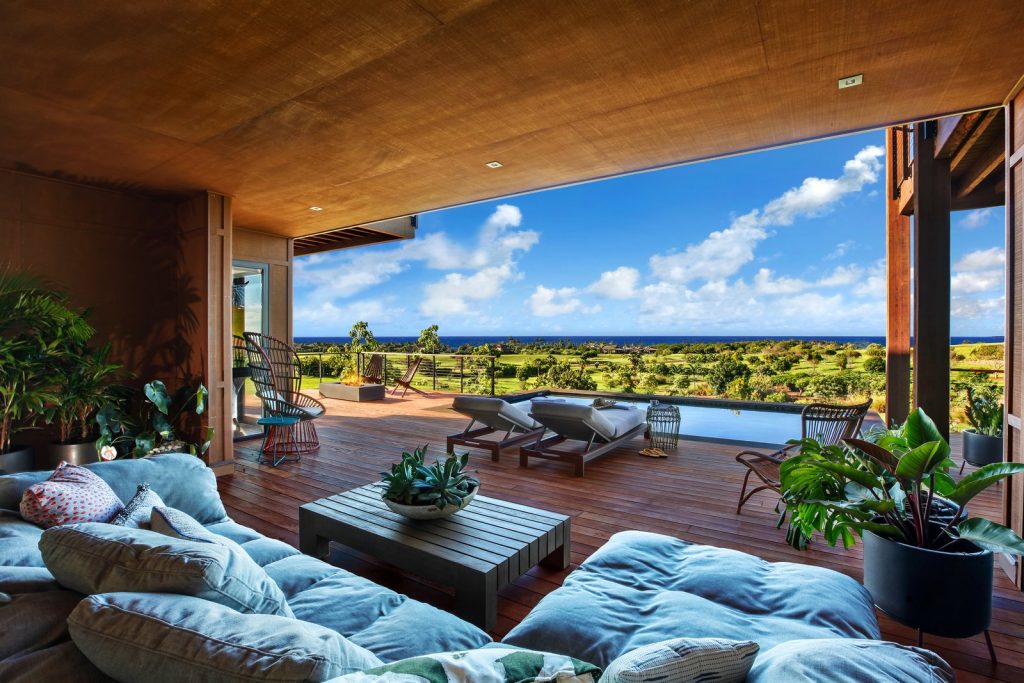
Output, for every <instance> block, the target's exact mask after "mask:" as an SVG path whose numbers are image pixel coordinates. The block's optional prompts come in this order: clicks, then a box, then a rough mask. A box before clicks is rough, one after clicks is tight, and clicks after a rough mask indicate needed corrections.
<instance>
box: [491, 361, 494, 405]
mask: <svg viewBox="0 0 1024 683" xmlns="http://www.w3.org/2000/svg"><path fill="white" fill-rule="evenodd" d="M491 396H494V356H491Z"/></svg>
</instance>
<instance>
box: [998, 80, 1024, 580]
mask: <svg viewBox="0 0 1024 683" xmlns="http://www.w3.org/2000/svg"><path fill="white" fill-rule="evenodd" d="M1005 191H1006V322H1005V325H1006V327H1005V335H1004V338H1005V346H1004V349H1005V353H1004V358H1005V360H1004V363H1005V373H1004V377H1005V378H1006V383H1005V388H1004V392H1005V394H1004V402H1005V405H1006V422H1005V424H1004V425H1003V426H1004V429H1003V459H1004V460H1006V461H1007V462H1017V463H1019V462H1024V450H1022V448H1021V435H1022V430H1021V422H1022V418H1024V406H1022V404H1024V311H1022V306H1024V91H1019V92H1018V93H1017V94H1016V96H1015V97H1013V98H1012V99H1010V100H1009V102H1008V104H1007V107H1006V190H1005ZM1003 514H1004V520H1003V521H1004V522H1005V524H1006V525H1007V526H1009V527H1010V528H1011V529H1013V530H1014V531H1016V532H1017V533H1018V534H1021V533H1024V477H1021V476H1020V475H1017V476H1015V477H1011V478H1010V479H1007V480H1006V484H1005V486H1004V487H1003ZM996 557H997V558H998V560H999V563H1000V564H1001V565H1002V566H1003V568H1004V569H1005V570H1006V572H1007V573H1008V574H1009V575H1010V578H1011V579H1013V582H1014V583H1015V584H1017V587H1018V588H1024V568H1022V566H1021V559H1020V558H1019V557H1008V556H1006V555H1004V554H1003V553H998V554H997V555H996Z"/></svg>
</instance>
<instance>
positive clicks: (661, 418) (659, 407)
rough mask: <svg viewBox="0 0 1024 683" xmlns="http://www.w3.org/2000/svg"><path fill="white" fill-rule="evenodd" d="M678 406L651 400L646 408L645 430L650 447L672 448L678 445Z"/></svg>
mask: <svg viewBox="0 0 1024 683" xmlns="http://www.w3.org/2000/svg"><path fill="white" fill-rule="evenodd" d="M679 423H680V420H679V407H678V406H673V405H667V404H663V403H658V402H657V401H651V405H650V407H648V408H647V431H648V434H649V435H650V438H651V448H660V449H662V450H666V449H669V448H671V449H673V450H675V448H676V447H677V446H678V445H679Z"/></svg>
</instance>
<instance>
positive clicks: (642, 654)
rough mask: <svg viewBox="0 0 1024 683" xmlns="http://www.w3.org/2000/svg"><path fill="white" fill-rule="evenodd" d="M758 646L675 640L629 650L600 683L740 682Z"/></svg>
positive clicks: (740, 642)
mask: <svg viewBox="0 0 1024 683" xmlns="http://www.w3.org/2000/svg"><path fill="white" fill-rule="evenodd" d="M757 650H758V645H757V643H755V642H753V641H749V640H725V639H722V638H675V639H673V640H663V641H661V642H660V643H652V644H651V645H645V646H643V647H638V648H637V649H635V650H631V651H630V652H627V653H626V654H624V655H621V656H620V657H618V658H617V659H615V660H614V661H613V662H612V663H611V664H609V665H608V668H607V669H606V670H605V672H604V676H603V677H602V678H601V681H602V682H603V683H646V682H647V681H659V683H691V682H695V681H702V682H703V681H716V682H718V683H740V682H741V681H743V680H744V679H745V678H746V677H747V672H749V671H750V667H752V666H753V665H754V658H755V657H756V656H757Z"/></svg>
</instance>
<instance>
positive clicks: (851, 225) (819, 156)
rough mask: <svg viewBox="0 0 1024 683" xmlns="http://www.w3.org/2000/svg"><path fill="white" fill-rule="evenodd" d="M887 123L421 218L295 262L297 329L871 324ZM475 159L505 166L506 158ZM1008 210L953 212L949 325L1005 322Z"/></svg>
mask: <svg viewBox="0 0 1024 683" xmlns="http://www.w3.org/2000/svg"><path fill="white" fill-rule="evenodd" d="M883 144H884V139H883V134H882V132H880V131H878V132H872V133H863V134H859V135H852V136H847V137H843V138H836V139H833V140H826V141H820V142H814V143H809V144H804V145H796V146H792V147H786V148H783V149H778V150H772V151H767V152H759V153H756V154H748V155H743V156H738V157H733V158H728V159H721V160H717V161H710V162H704V163H699V164H694V165H690V166H681V167H678V168H672V169H666V170H661V171H654V172H650V173H641V174H636V175H631V176H626V177H622V178H614V179H611V180H604V181H600V182H594V183H587V184H584V185H578V186H574V187H568V188H562V189H556V190H548V191H544V192H535V193H532V194H528V195H522V196H518V197H509V198H507V199H504V200H499V201H489V202H482V203H479V204H474V205H471V206H465V207H460V208H455V209H446V210H443V211H435V212H430V213H425V214H421V215H420V222H419V229H418V231H417V237H416V239H415V240H411V241H406V242H402V243H393V244H385V245H378V246H372V247H363V248H357V249H352V250H346V251H340V252H333V253H326V254H316V255H311V256H306V257H299V258H297V259H296V261H297V264H296V278H295V297H296V300H295V334H296V336H299V337H310V336H341V335H345V334H346V333H347V332H348V329H349V327H350V326H351V324H352V323H353V322H355V321H356V320H366V321H368V322H369V323H370V325H371V327H372V328H373V330H374V331H375V332H376V333H377V334H378V335H381V336H398V335H414V334H417V333H418V332H419V330H420V329H422V328H423V327H426V326H427V325H430V324H432V323H437V324H438V325H440V329H441V334H442V335H444V334H449V335H476V334H480V335H543V334H554V335H558V334H566V335H570V334H579V335H588V334H598V335H602V334H604V335H616V334H624V335H632V334H649V335H657V334H666V335H722V334H738V335H757V334H765V335H788V334H792V335H818V334H820V335H876V334H884V331H885V308H884V306H885V290H884V276H885V270H884V269H885V260H884V259H885V242H884V240H885V207H884V199H883V193H882V190H883V187H882V186H883V184H884V178H885V173H884V168H883V163H884V151H883ZM482 172H493V173H500V172H501V169H497V170H494V171H490V170H487V169H484V170H483V171H482ZM1003 220H1004V218H1003V209H1002V208H996V209H985V210H981V211H971V212H958V213H955V214H954V215H953V234H952V246H953V270H954V275H953V282H952V286H953V320H952V330H953V334H954V335H965V336H966V335H999V334H1002V332H1003V322H1002V305H1003V304H1002V301H1003V299H1002V268H1003Z"/></svg>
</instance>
